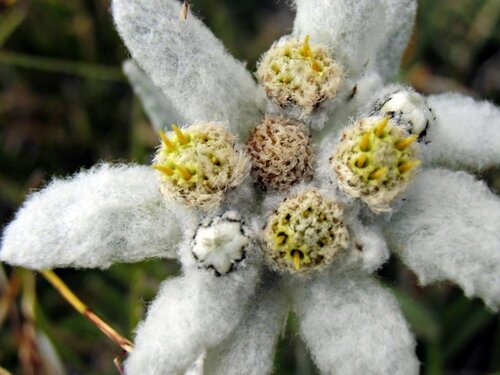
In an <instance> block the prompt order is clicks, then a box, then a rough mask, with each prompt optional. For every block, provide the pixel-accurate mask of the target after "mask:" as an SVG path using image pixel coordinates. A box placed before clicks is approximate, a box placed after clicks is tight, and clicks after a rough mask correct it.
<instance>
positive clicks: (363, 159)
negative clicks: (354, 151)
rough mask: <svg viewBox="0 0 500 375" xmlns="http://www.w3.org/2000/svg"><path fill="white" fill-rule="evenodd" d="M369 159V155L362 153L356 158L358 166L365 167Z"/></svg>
mask: <svg viewBox="0 0 500 375" xmlns="http://www.w3.org/2000/svg"><path fill="white" fill-rule="evenodd" d="M367 160H368V158H367V156H366V155H364V154H362V155H360V156H359V157H358V160H356V167H358V168H363V167H364V166H365V165H366V161H367Z"/></svg>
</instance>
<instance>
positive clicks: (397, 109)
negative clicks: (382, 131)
mask: <svg viewBox="0 0 500 375" xmlns="http://www.w3.org/2000/svg"><path fill="white" fill-rule="evenodd" d="M375 111H378V112H379V113H380V114H381V115H382V116H386V115H389V116H391V118H392V120H393V121H394V122H395V123H397V124H398V125H399V126H401V127H402V128H403V129H404V130H406V131H407V132H408V133H410V134H415V135H417V136H419V138H423V137H425V135H426V133H427V128H428V127H429V125H431V123H432V122H433V121H434V115H433V114H432V110H431V109H430V108H429V106H428V105H427V103H426V101H425V98H424V97H423V96H422V95H420V94H418V93H416V92H414V91H403V90H400V91H396V92H394V93H392V94H389V95H387V96H386V97H385V98H384V99H382V100H381V101H379V102H378V103H377V104H375Z"/></svg>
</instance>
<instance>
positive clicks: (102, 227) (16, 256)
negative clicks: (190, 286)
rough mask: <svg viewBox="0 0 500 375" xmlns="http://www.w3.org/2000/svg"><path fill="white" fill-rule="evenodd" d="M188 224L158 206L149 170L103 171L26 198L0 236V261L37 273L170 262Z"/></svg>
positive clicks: (184, 215)
mask: <svg viewBox="0 0 500 375" xmlns="http://www.w3.org/2000/svg"><path fill="white" fill-rule="evenodd" d="M194 225H195V224H194V217H193V216H191V214H189V213H188V212H187V211H186V210H185V209H184V208H182V207H181V206H178V205H176V204H175V203H173V202H170V203H168V204H167V203H166V202H165V200H164V198H163V197H162V195H161V194H160V193H159V191H158V188H157V183H156V177H155V173H154V171H153V170H151V168H148V167H140V166H124V165H111V164H103V165H99V166H97V167H94V168H92V169H90V170H88V171H83V172H80V173H78V174H76V175H75V176H74V177H72V178H70V179H55V180H53V181H52V182H51V183H50V184H49V185H48V186H47V187H45V188H44V189H42V190H41V191H39V192H36V193H33V194H32V195H31V196H30V197H29V198H28V200H26V202H25V203H24V205H23V206H22V207H21V209H20V210H19V211H18V212H17V214H16V217H15V218H14V221H12V222H11V223H10V224H9V225H8V226H7V228H6V229H5V232H4V234H3V238H2V249H1V251H0V260H2V261H4V262H8V263H9V264H13V265H18V266H23V267H26V268H32V269H43V268H55V267H76V268H81V267H96V268H107V267H109V266H110V265H111V264H112V263H115V262H137V261H140V260H143V259H145V258H150V257H155V258H174V257H175V256H176V245H177V244H178V243H179V242H180V241H181V240H182V238H183V234H182V233H183V230H184V229H185V228H189V226H194Z"/></svg>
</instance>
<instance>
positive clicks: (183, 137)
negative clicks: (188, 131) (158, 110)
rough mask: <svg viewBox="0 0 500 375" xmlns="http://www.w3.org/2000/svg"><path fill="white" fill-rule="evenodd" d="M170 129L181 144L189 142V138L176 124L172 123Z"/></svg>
mask: <svg viewBox="0 0 500 375" xmlns="http://www.w3.org/2000/svg"><path fill="white" fill-rule="evenodd" d="M172 129H173V130H174V132H175V135H176V136H177V139H178V140H179V142H180V143H181V145H185V144H188V143H189V139H188V138H187V137H186V135H185V134H184V133H183V132H182V130H181V129H179V128H178V127H177V125H175V124H173V125H172Z"/></svg>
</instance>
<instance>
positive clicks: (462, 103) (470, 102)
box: [425, 94, 500, 171]
mask: <svg viewBox="0 0 500 375" xmlns="http://www.w3.org/2000/svg"><path fill="white" fill-rule="evenodd" d="M427 103H428V104H429V106H430V107H431V109H432V110H433V112H434V114H435V116H436V121H435V123H434V125H433V126H431V127H430V128H429V131H428V136H427V138H428V139H429V141H430V143H429V144H428V145H427V147H426V150H425V156H426V159H425V160H427V161H428V162H430V163H432V164H438V165H443V166H446V167H451V168H466V169H469V170H473V171H478V170H484V169H487V168H491V167H494V166H498V165H500V110H499V109H498V108H497V107H495V106H494V105H493V104H492V103H488V102H486V101H482V102H478V101H476V100H474V99H472V98H470V97H467V96H463V95H460V94H442V95H433V96H429V97H428V98H427Z"/></svg>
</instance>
